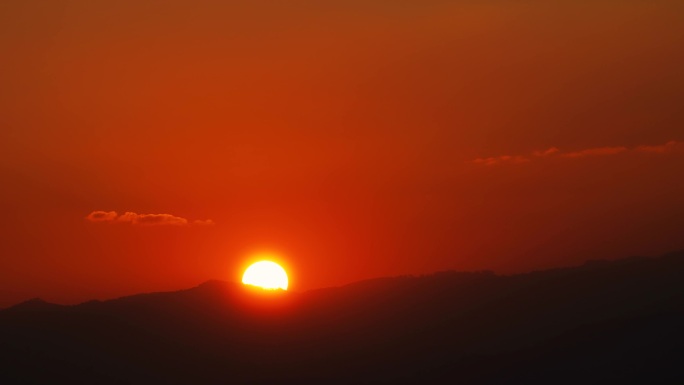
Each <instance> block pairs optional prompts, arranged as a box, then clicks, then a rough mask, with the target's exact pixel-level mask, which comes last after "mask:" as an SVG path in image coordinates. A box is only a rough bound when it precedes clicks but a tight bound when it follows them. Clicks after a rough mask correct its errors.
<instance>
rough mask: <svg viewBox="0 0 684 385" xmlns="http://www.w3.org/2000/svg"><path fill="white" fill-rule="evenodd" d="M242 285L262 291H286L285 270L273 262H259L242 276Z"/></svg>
mask: <svg viewBox="0 0 684 385" xmlns="http://www.w3.org/2000/svg"><path fill="white" fill-rule="evenodd" d="M242 283H244V284H245V285H253V286H258V287H260V288H262V289H268V290H276V289H282V290H287V285H288V280H287V273H286V272H285V269H283V268H282V267H280V265H278V264H277V263H275V262H271V261H259V262H256V263H253V264H252V265H250V266H249V267H248V268H247V270H245V273H244V274H243V275H242Z"/></svg>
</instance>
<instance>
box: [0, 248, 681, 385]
mask: <svg viewBox="0 0 684 385" xmlns="http://www.w3.org/2000/svg"><path fill="white" fill-rule="evenodd" d="M28 304H29V303H24V304H21V305H19V306H16V307H14V308H10V309H7V310H5V311H1V312H0V341H2V345H0V346H1V348H0V349H1V352H0V362H1V363H0V383H1V384H15V383H17V384H19V383H21V384H30V383H35V384H45V383H51V384H54V383H65V384H66V383H68V384H155V383H159V384H224V383H225V384H227V383H238V384H239V383H263V384H274V383H275V384H277V383H288V384H289V383H292V384H309V383H310V384H321V383H339V384H349V383H355V384H359V383H368V384H378V383H439V384H441V383H452V382H453V383H456V382H457V383H461V384H501V383H525V384H550V383H553V384H576V383H582V384H587V383H589V384H592V383H613V382H619V383H640V384H643V383H649V384H652V383H678V382H680V381H681V380H683V379H684V375H683V374H681V373H680V368H679V363H680V361H681V360H682V358H684V351H683V347H684V333H683V332H682V331H681V328H682V325H684V253H673V254H669V255H667V256H663V257H661V258H655V259H649V258H629V259H625V260H621V261H614V262H590V263H587V264H585V265H583V266H579V267H575V268H566V269H554V270H548V271H541V272H533V273H528V274H521V275H514V276H497V275H494V274H493V273H491V272H479V273H456V272H444V273H438V274H434V275H429V276H423V277H398V278H383V279H377V280H369V281H363V282H359V283H355V284H351V285H347V286H343V287H338V288H329V289H322V290H315V291H310V292H305V293H288V292H279V293H270V294H268V295H267V294H265V293H263V292H261V291H258V290H250V289H247V288H245V287H243V286H242V285H237V284H231V283H226V282H218V281H211V282H207V283H205V284H203V285H200V286H198V287H196V288H192V289H188V290H183V291H179V292H169V293H152V294H141V295H137V296H131V297H125V298H120V299H116V300H111V301H104V302H99V301H92V302H87V303H84V304H81V305H76V306H63V307H62V306H57V305H53V306H49V304H45V303H43V302H41V303H37V302H35V303H32V304H31V305H30V306H29V305H28Z"/></svg>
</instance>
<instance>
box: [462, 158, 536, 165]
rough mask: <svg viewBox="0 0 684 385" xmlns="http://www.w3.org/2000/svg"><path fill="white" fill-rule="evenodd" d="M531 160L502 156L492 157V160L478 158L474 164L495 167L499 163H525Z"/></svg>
mask: <svg viewBox="0 0 684 385" xmlns="http://www.w3.org/2000/svg"><path fill="white" fill-rule="evenodd" d="M529 161H530V160H529V159H527V158H525V157H524V156H519V155H517V156H510V155H502V156H495V157H490V158H477V159H475V160H473V163H478V164H484V165H487V166H493V165H495V164H499V163H525V162H529Z"/></svg>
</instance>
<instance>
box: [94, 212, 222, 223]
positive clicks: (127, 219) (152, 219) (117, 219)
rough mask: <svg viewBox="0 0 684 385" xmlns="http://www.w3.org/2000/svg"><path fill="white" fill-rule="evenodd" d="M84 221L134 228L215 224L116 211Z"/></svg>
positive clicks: (160, 215) (169, 215)
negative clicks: (122, 224)
mask: <svg viewBox="0 0 684 385" xmlns="http://www.w3.org/2000/svg"><path fill="white" fill-rule="evenodd" d="M86 220H88V221H89V222H94V223H127V224H130V225H134V226H188V225H196V226H211V225H214V224H215V223H214V221H212V220H211V219H207V220H195V221H192V222H190V221H188V220H187V219H185V218H182V217H177V216H175V215H171V214H138V213H134V212H130V211H127V212H125V213H124V214H121V215H119V214H117V212H116V211H93V212H92V213H90V214H88V216H86Z"/></svg>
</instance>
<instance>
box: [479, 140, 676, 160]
mask: <svg viewBox="0 0 684 385" xmlns="http://www.w3.org/2000/svg"><path fill="white" fill-rule="evenodd" d="M675 151H682V152H684V142H678V141H676V140H671V141H669V142H667V143H665V144H660V145H641V146H636V147H631V148H629V147H624V146H612V147H609V146H607V147H593V148H586V149H583V150H576V151H567V152H566V151H561V150H560V149H559V148H558V147H550V148H548V149H546V150H539V151H533V152H532V153H531V154H530V155H503V156H493V157H488V158H477V159H475V160H472V161H470V162H469V163H474V164H480V165H485V166H494V165H499V164H504V163H511V164H513V163H526V162H531V161H533V160H537V159H542V158H550V157H561V158H575V159H577V158H585V157H599V156H611V155H617V154H622V153H652V154H667V153H672V152H675Z"/></svg>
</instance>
